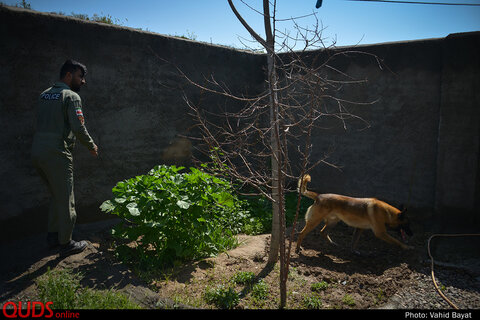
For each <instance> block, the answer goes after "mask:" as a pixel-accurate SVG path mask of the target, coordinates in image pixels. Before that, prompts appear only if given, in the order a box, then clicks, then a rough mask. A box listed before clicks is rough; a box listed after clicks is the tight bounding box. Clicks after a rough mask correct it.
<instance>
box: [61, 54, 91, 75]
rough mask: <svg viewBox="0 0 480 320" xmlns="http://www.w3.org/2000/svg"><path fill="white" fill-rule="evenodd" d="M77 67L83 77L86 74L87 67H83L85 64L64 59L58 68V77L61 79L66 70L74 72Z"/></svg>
mask: <svg viewBox="0 0 480 320" xmlns="http://www.w3.org/2000/svg"><path fill="white" fill-rule="evenodd" d="M78 69H80V70H82V72H83V76H84V77H85V76H86V75H87V67H85V65H83V64H81V63H80V62H78V61H75V60H70V59H69V60H67V61H65V63H64V64H63V66H62V69H60V79H63V77H65V75H66V74H67V72H70V73H74V72H76V71H77V70H78Z"/></svg>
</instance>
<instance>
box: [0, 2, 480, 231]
mask: <svg viewBox="0 0 480 320" xmlns="http://www.w3.org/2000/svg"><path fill="white" fill-rule="evenodd" d="M0 21H1V22H0V38H1V39H2V41H1V42H0V88H1V89H0V90H1V95H0V125H1V128H2V135H1V136H0V146H1V152H0V161H1V167H0V195H1V198H2V201H1V202H0V227H1V228H2V229H4V230H2V232H0V233H2V234H7V233H6V232H4V231H5V230H6V229H7V228H8V229H9V230H14V232H19V230H16V229H15V228H16V227H15V226H16V224H15V221H18V220H19V219H16V218H15V217H17V218H18V217H19V218H21V219H23V221H29V223H28V225H26V224H25V223H23V230H24V231H28V228H31V230H38V228H40V227H39V226H42V225H44V224H43V220H44V217H45V215H46V206H47V204H48V193H47V190H46V188H45V187H44V186H43V185H42V183H41V181H40V179H39V177H38V176H37V175H36V173H35V170H34V169H33V167H32V166H31V164H30V154H29V152H30V145H31V141H32V136H33V132H34V124H35V102H36V99H37V96H38V94H39V93H40V92H41V91H42V90H44V89H46V88H47V87H49V86H50V85H51V84H52V83H53V82H54V81H55V80H56V79H57V77H58V72H59V68H60V66H61V64H62V63H63V62H64V61H65V60H66V59H67V58H74V59H77V60H79V61H81V62H83V63H84V64H86V65H87V67H88V69H89V73H88V75H87V85H86V86H84V87H83V88H82V91H81V96H82V99H83V102H84V113H85V118H86V124H87V127H88V129H89V131H90V133H91V135H92V136H93V138H94V140H95V141H96V142H97V144H98V146H99V148H100V154H101V156H100V157H99V158H98V159H95V158H93V157H91V156H90V154H89V153H88V151H87V150H86V149H85V148H84V147H83V146H81V145H78V146H77V147H76V150H75V154H74V157H75V196H76V202H77V212H78V216H79V220H78V221H79V222H82V221H87V220H92V219H98V218H104V216H102V214H101V213H100V212H99V210H98V205H99V204H100V203H101V202H102V201H104V200H105V199H108V198H109V197H110V195H111V188H112V187H113V185H114V184H115V183H116V182H117V181H119V180H122V179H126V178H129V177H131V176H134V175H139V174H143V173H145V172H146V171H148V170H149V169H151V168H152V167H153V166H155V165H157V164H161V163H177V164H186V165H188V164H190V160H191V155H192V152H194V150H195V146H196V142H195V141H194V140H188V139H185V138H181V137H180V136H181V135H191V134H194V132H193V131H192V130H191V127H192V124H193V123H192V120H191V118H190V117H189V116H188V107H187V105H186V104H185V102H184V101H183V94H184V93H185V94H186V95H187V96H188V97H189V98H191V99H192V101H194V102H200V103H201V105H202V106H204V107H205V108H212V109H213V108H214V107H215V106H218V105H220V106H221V105H224V104H225V103H229V104H231V103H232V102H231V101H225V100H224V99H223V98H219V97H218V96H214V95H211V94H207V93H201V92H200V91H199V90H197V89H195V88H193V87H192V86H189V85H188V84H187V83H186V81H185V80H184V79H182V78H181V77H179V76H178V73H177V72H176V69H175V68H174V67H173V66H172V63H173V64H176V65H178V66H179V67H180V68H181V69H182V70H183V71H184V72H185V73H186V74H187V75H188V76H190V77H192V78H193V79H194V80H196V81H199V82H204V77H209V76H210V75H211V74H213V75H214V76H215V78H216V79H217V80H218V81H222V82H224V83H226V84H227V85H228V87H229V88H230V89H231V90H232V92H236V93H244V92H248V93H249V94H255V93H258V92H260V91H261V90H263V89H264V69H265V57H264V56H262V55H258V54H252V53H248V52H242V51H238V50H234V49H230V48H225V47H221V46H211V45H207V44H203V43H197V42H193V41H188V40H181V39H176V38H170V37H165V36H161V35H157V34H153V33H148V32H140V31H136V30H134V29H130V28H124V27H117V26H108V25H103V24H98V23H93V22H84V21H80V20H77V19H72V18H67V17H61V16H56V15H50V14H44V13H36V12H32V11H28V10H22V9H13V8H6V7H1V6H0ZM479 48H480V33H479V32H476V33H468V34H455V35H451V36H449V37H447V38H445V39H431V40H420V41H411V42H404V43H387V44H379V45H370V46H361V47H355V48H341V49H340V50H344V51H346V50H348V51H350V50H358V51H364V52H369V53H373V54H375V55H376V56H378V57H379V59H381V62H382V63H381V65H382V69H379V68H378V63H377V61H376V60H375V59H373V58H372V57H367V56H364V55H355V54H350V55H348V56H345V57H340V58H339V59H337V60H336V61H335V62H332V63H333V64H334V65H335V67H338V68H339V69H340V70H342V71H343V72H345V73H347V74H349V75H350V76H352V77H354V78H359V79H364V78H366V79H368V83H367V84H361V85H345V86H344V87H343V88H342V89H341V90H340V91H338V94H339V95H341V96H342V97H344V98H346V99H351V100H354V101H365V102H366V101H373V100H377V99H378V102H377V103H375V104H373V105H368V106H355V105H351V106H348V107H349V109H350V111H351V112H352V113H354V114H357V115H359V116H361V117H362V118H363V119H364V120H365V121H366V122H367V123H368V124H369V128H365V122H363V121H359V120H355V119H352V120H349V121H347V122H346V124H347V130H344V128H343V125H342V124H341V123H340V122H338V121H334V120H332V119H325V120H323V119H322V121H325V122H324V124H325V127H328V128H329V129H328V130H319V131H317V132H316V134H315V137H314V139H313V143H314V147H315V152H314V157H317V158H318V157H321V156H323V155H324V154H325V153H326V152H328V151H329V150H334V152H333V153H332V155H331V157H330V158H329V161H330V162H333V163H335V164H337V165H339V166H340V167H342V169H341V170H337V169H333V168H331V167H328V166H319V167H318V168H317V169H316V170H315V171H314V172H311V175H312V177H313V182H312V188H314V189H317V190H319V191H321V192H335V193H342V194H348V195H353V196H360V197H367V196H375V197H377V198H380V199H384V200H386V201H388V202H391V203H392V204H396V205H398V204H400V203H408V204H409V205H410V206H411V207H416V208H423V209H426V210H430V211H432V209H435V212H436V213H435V214H437V216H442V215H443V216H446V215H447V214H448V213H449V212H451V209H455V210H456V211H455V212H456V213H458V212H461V213H466V214H468V217H469V218H470V220H472V221H476V223H478V220H479V219H478V214H477V210H476V208H477V205H478V202H479V198H480V197H479V195H480V194H479V189H480V183H479V158H478V156H479V155H478V151H479V134H480V129H479V120H480V119H479V118H480V111H479V108H480V98H479V91H480V83H479V81H480V80H479V79H480V77H479V75H480V66H479V59H478V57H479V56H480V49H479ZM328 54H330V53H329V52H324V51H318V52H311V53H310V55H320V57H321V58H322V57H324V56H325V55H328ZM162 59H164V60H162ZM165 60H166V61H168V62H170V63H167V62H165ZM335 76H336V75H334V74H332V75H331V77H335ZM234 107H235V108H239V107H241V105H235V106H234ZM423 209H422V210H423ZM424 211H425V210H424ZM425 212H426V211H425ZM25 219H26V220H25Z"/></svg>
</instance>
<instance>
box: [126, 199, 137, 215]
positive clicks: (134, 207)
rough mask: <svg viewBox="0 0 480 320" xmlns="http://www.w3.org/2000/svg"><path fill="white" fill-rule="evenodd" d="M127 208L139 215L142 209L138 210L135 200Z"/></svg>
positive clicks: (131, 212) (132, 213)
mask: <svg viewBox="0 0 480 320" xmlns="http://www.w3.org/2000/svg"><path fill="white" fill-rule="evenodd" d="M127 209H128V212H130V214H131V215H132V216H135V217H138V216H139V215H140V211H139V210H138V208H137V204H136V203H135V202H131V203H129V204H127Z"/></svg>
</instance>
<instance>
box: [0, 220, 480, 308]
mask: <svg viewBox="0 0 480 320" xmlns="http://www.w3.org/2000/svg"><path fill="white" fill-rule="evenodd" d="M113 223H114V221H111V220H110V221H104V222H100V223H95V224H90V225H79V226H77V227H76V238H82V239H87V240H89V241H90V243H91V245H90V246H89V248H88V249H87V250H85V251H84V252H82V253H81V254H78V255H74V256H70V257H67V258H63V259H62V258H60V257H59V256H58V255H57V254H55V253H54V252H53V253H52V252H50V251H48V249H47V248H46V244H45V236H46V235H45V234H39V235H35V236H32V237H29V238H26V239H22V240H17V241H14V242H10V243H4V244H2V245H1V246H0V256H1V257H2V261H1V264H0V304H2V305H3V303H4V302H6V301H19V300H20V301H33V300H36V298H37V297H38V296H37V292H36V285H35V279H36V278H37V277H39V276H40V275H42V274H44V273H45V272H46V271H47V270H48V269H49V268H50V269H53V268H70V269H73V270H74V271H75V272H81V273H82V274H83V275H84V278H83V281H82V284H83V285H84V286H88V287H91V288H96V289H109V288H114V289H116V290H119V291H122V292H124V293H126V294H127V295H128V296H129V297H130V298H131V299H133V300H135V301H137V302H138V303H140V304H141V305H142V306H143V307H145V308H149V309H152V308H202V309H203V308H215V306H214V305H212V304H209V303H207V302H206V301H205V298H204V297H205V292H206V291H208V290H209V289H212V288H219V287H221V286H223V287H224V288H227V287H232V288H234V290H235V292H237V293H238V296H239V302H238V305H237V308H248V309H254V308H261V309H276V308H278V304H279V300H280V298H279V289H278V282H279V281H278V279H279V267H278V264H276V265H275V266H273V267H272V268H267V267H266V260H267V252H268V247H269V235H258V236H245V235H241V236H239V242H240V245H239V246H238V247H237V248H235V249H233V250H230V251H229V252H226V253H222V254H220V255H218V256H217V257H211V258H207V259H204V260H201V261H196V262H191V263H187V264H181V265H180V264H179V265H178V266H176V267H174V268H171V269H168V270H162V271H157V272H144V271H138V270H136V271H135V272H133V271H132V270H130V269H129V268H128V267H127V266H125V265H124V264H122V263H120V262H119V261H117V260H116V259H115V258H114V255H113V250H112V248H111V246H112V243H111V238H110V236H109V229H110V227H111V226H112V224H113ZM300 227H301V226H299V227H298V228H300ZM414 231H415V230H414ZM351 236H352V229H351V228H349V227H347V226H345V225H342V224H339V225H337V227H336V228H335V229H334V230H333V231H332V232H331V237H332V239H333V240H334V241H336V242H337V243H338V244H340V245H341V247H335V246H332V245H331V244H328V243H327V242H325V241H324V240H323V238H322V237H321V236H320V235H319V234H318V233H317V234H316V233H315V231H314V232H312V233H310V234H309V235H308V236H307V237H306V238H305V240H304V243H303V249H302V250H301V252H300V254H297V253H295V252H294V246H295V243H293V247H292V256H291V267H290V272H289V278H288V283H287V290H288V302H287V308H292V309H297V308H299V309H305V308H314V307H317V308H318V307H320V308H323V309H351V308H354V309H369V308H382V307H393V308H395V307H396V305H395V304H394V305H392V304H391V303H392V298H393V297H394V295H396V296H397V298H398V297H399V296H400V295H401V293H402V292H404V293H403V295H405V292H406V291H405V290H407V291H408V290H409V292H414V294H420V295H422V296H426V295H431V297H430V298H431V299H434V300H435V301H436V302H435V303H436V304H432V305H425V306H423V307H427V308H448V304H446V302H444V301H443V300H442V299H441V298H439V297H434V296H435V295H436V294H435V291H434V289H433V284H431V283H428V281H429V280H428V278H427V275H429V274H430V264H429V260H428V255H427V251H426V240H427V239H428V236H429V234H427V233H420V234H418V233H417V234H415V235H414V237H412V238H411V239H410V242H409V244H410V245H412V246H414V249H413V250H401V249H398V248H397V247H395V246H392V245H389V244H387V243H384V242H383V241H381V240H379V239H377V238H375V237H374V235H373V233H372V232H370V231H366V232H364V233H363V234H362V237H361V240H360V244H359V247H358V249H359V250H360V251H361V253H362V254H361V255H357V254H353V253H352V252H350V250H349V244H350V241H351ZM469 241H470V244H471V246H465V245H460V246H457V245H455V248H454V250H451V251H450V253H449V254H447V251H445V250H444V251H442V255H441V256H442V258H444V259H442V260H443V261H447V262H450V263H452V265H454V266H453V267H452V266H451V267H449V268H448V270H449V272H450V274H451V275H453V276H450V277H442V275H443V274H444V273H441V271H442V270H441V269H442V268H443V267H436V268H438V271H439V275H440V276H439V278H438V281H439V283H440V286H441V287H442V288H443V290H446V292H448V291H449V290H450V289H451V290H453V291H455V290H462V291H461V295H462V296H463V295H464V293H465V292H469V294H470V293H471V294H472V295H473V298H472V299H470V300H468V299H462V300H464V303H463V304H462V305H461V307H463V308H475V309H478V308H480V269H479V264H478V262H479V261H478V258H479V255H478V242H477V243H473V244H472V241H471V240H469ZM439 242H440V241H439ZM440 245H441V243H440ZM458 248H462V250H459V249H458ZM471 248H473V249H471ZM472 250H473V251H472ZM459 251H462V252H461V254H463V255H464V256H463V258H461V257H460V256H459V254H460V253H459ZM432 252H433V253H436V252H440V251H439V249H438V248H432ZM466 257H471V258H472V259H471V261H473V262H472V264H470V265H466V264H462V261H463V262H464V261H466ZM460 258H461V259H463V260H460V262H459V260H458V259H460ZM445 259H446V260H445ZM469 261H470V260H469ZM245 271H247V272H253V273H254V274H255V279H256V281H261V282H262V283H263V284H264V285H265V286H264V287H265V288H266V289H265V290H266V296H265V295H264V296H263V297H259V296H256V295H255V293H254V289H253V288H252V286H251V285H244V284H237V283H234V282H233V281H232V279H233V278H234V277H235V276H236V275H238V274H239V273H240V272H245ZM419 276H420V277H422V278H424V279H426V280H425V282H426V284H425V285H424V286H426V287H427V290H428V293H422V292H420V289H418V290H416V286H418V279H419ZM318 283H323V285H324V286H323V289H321V290H314V289H313V287H312V285H314V284H318ZM422 290H425V288H423V289H422ZM409 294H410V293H409ZM410 295H412V294H410ZM402 297H403V296H402ZM477 297H478V299H477ZM402 299H404V298H402ZM411 299H412V301H416V300H418V299H417V298H416V297H411ZM393 300H394V299H393ZM427 300H428V299H427ZM397 306H398V305H397ZM407 307H408V306H407Z"/></svg>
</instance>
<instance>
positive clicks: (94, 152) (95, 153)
mask: <svg viewBox="0 0 480 320" xmlns="http://www.w3.org/2000/svg"><path fill="white" fill-rule="evenodd" d="M90 153H91V154H92V155H93V156H94V157H98V147H97V145H96V144H95V145H94V147H93V150H90Z"/></svg>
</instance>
